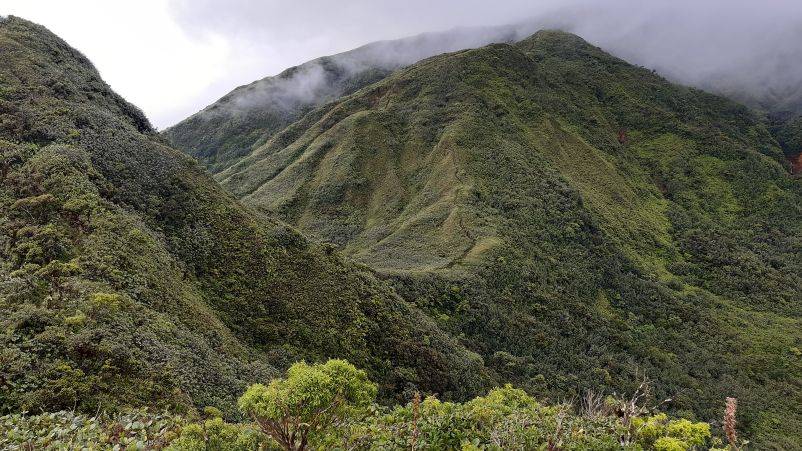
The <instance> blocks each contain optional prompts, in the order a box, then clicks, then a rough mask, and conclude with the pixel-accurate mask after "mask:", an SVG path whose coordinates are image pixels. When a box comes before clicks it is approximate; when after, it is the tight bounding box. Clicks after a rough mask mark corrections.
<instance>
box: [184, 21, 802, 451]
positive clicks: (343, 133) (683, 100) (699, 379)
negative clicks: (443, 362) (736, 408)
mask: <svg viewBox="0 0 802 451" xmlns="http://www.w3.org/2000/svg"><path fill="white" fill-rule="evenodd" d="M769 126H770V124H769V123H768V122H767V121H766V120H765V118H763V117H761V116H760V115H758V114H756V113H755V112H753V111H751V110H749V109H748V108H746V107H744V106H742V105H739V104H736V103H734V102H732V101H729V100H726V99H723V98H720V97H716V96H713V95H709V94H706V93H703V92H701V91H698V90H694V89H689V88H685V87H681V86H676V85H672V84H670V83H668V82H667V81H666V80H664V79H662V78H660V77H659V76H657V75H656V74H654V73H653V72H651V71H648V70H645V69H642V68H637V67H634V66H632V65H629V64H627V63H626V62H624V61H622V60H619V59H617V58H614V57H612V56H610V55H608V54H606V53H604V52H603V51H601V50H600V49H598V48H595V47H593V46H591V45H588V44H587V43H586V42H584V41H582V40H581V39H580V38H578V37H576V36H572V35H569V34H566V33H561V32H552V31H543V32H539V33H537V34H535V35H534V36H532V37H530V38H528V39H525V40H523V41H521V42H519V43H516V44H497V45H490V46H487V47H484V48H480V49H473V50H466V51H462V52H457V53H453V54H447V55H441V56H438V57H434V58H430V59H427V60H425V61H422V62H420V63H418V64H415V65H412V66H410V67H408V68H405V69H402V70H399V71H396V72H394V73H393V74H391V75H389V76H388V77H386V78H384V79H382V80H381V81H378V82H376V83H373V84H370V85H367V86H365V87H364V88H362V89H360V90H359V91H356V92H355V93H353V94H352V95H349V96H346V97H342V98H340V99H338V100H336V101H334V102H331V103H328V104H326V105H323V106H321V107H319V108H317V109H314V110H312V111H310V112H308V113H306V114H305V115H303V116H302V117H301V118H300V119H298V120H297V121H296V122H294V123H292V124H290V125H288V126H287V127H285V128H283V129H281V130H278V131H275V132H273V131H269V132H266V133H265V134H264V135H263V136H261V138H260V139H259V141H260V142H259V144H258V145H255V146H254V147H255V148H254V149H253V150H252V151H251V152H250V153H249V154H248V155H247V156H245V157H243V158H242V159H237V160H236V161H230V162H229V164H230V166H229V167H227V168H225V169H223V170H221V171H220V172H219V173H218V174H217V178H218V180H220V182H221V183H222V184H223V186H224V187H225V188H227V189H228V190H230V191H231V192H232V193H234V194H235V195H236V196H237V197H239V198H240V199H241V200H242V201H243V202H244V203H247V204H249V205H252V206H254V207H256V208H257V209H259V210H263V211H267V212H269V213H272V214H274V215H276V216H277V217H279V218H281V219H283V220H286V221H288V222H290V223H291V224H293V225H295V226H297V227H299V228H300V229H301V230H303V231H304V232H306V233H309V234H310V235H312V236H314V237H319V238H322V239H324V240H326V241H330V242H332V243H335V244H336V245H337V246H338V248H339V249H341V250H342V251H343V252H344V253H345V254H346V255H349V256H351V257H353V258H355V259H357V260H358V261H361V262H363V263H365V264H367V265H368V266H370V267H371V268H374V269H376V270H378V271H380V272H381V273H382V274H383V275H384V276H385V277H387V278H388V279H389V280H391V281H392V282H393V283H394V284H395V287H396V290H397V292H398V293H399V294H401V295H402V296H403V297H404V298H405V299H408V300H410V301H413V302H414V303H415V304H416V305H418V306H419V307H420V308H421V309H423V310H424V311H426V313H428V314H429V316H430V317H432V318H434V319H436V321H437V324H438V326H439V327H440V328H443V329H446V330H447V331H449V332H450V333H451V334H452V335H453V336H457V337H460V341H461V343H463V344H465V345H466V346H467V347H468V348H469V349H471V350H472V351H475V352H477V353H478V354H479V355H480V356H481V358H482V359H483V361H484V362H485V364H486V365H487V366H488V367H489V368H490V370H491V371H492V373H491V374H490V376H491V378H492V379H493V380H494V381H496V382H499V383H501V382H513V383H515V384H516V385H518V386H520V387H522V388H524V389H526V390H527V391H529V392H531V393H536V394H538V395H539V396H542V397H545V398H548V399H564V398H566V397H572V396H576V395H578V394H579V390H580V388H583V387H585V388H592V389H594V390H600V391H612V390H615V391H618V392H626V391H632V390H634V388H635V386H636V385H637V381H638V380H639V377H638V375H639V374H642V373H643V372H645V373H646V374H648V375H649V376H650V377H653V378H655V379H656V391H655V393H654V396H655V398H659V399H667V398H671V399H672V401H671V403H670V404H669V405H668V406H667V408H668V409H670V411H672V412H680V411H683V412H688V411H690V412H693V413H694V415H695V416H696V417H697V418H700V419H704V420H706V421H713V420H714V419H717V418H719V417H720V413H721V412H720V405H719V400H721V399H723V398H725V397H726V396H737V397H738V398H739V400H741V401H742V402H743V403H745V404H744V405H749V408H748V409H745V410H744V414H743V416H742V423H741V424H742V427H743V433H744V434H745V435H748V436H751V437H752V438H755V437H760V439H759V441H761V443H762V444H764V446H766V447H769V448H771V447H777V448H782V447H787V444H788V443H790V442H792V441H793V440H796V441H799V440H802V438H800V437H799V432H798V431H800V430H802V416H800V414H799V412H798V411H797V410H796V409H794V408H793V406H792V405H791V403H789V401H788V400H789V399H791V398H795V397H797V398H798V397H800V396H802V391H801V390H800V387H802V385H800V382H802V360H800V359H798V358H797V357H794V354H793V353H790V352H788V349H790V348H792V347H799V343H802V333H800V331H802V323H801V322H800V314H801V313H802V310H800V304H799V302H797V300H798V299H800V298H802V259H801V258H800V255H799V253H798V252H797V251H796V250H797V249H799V248H801V247H802V184H800V179H798V178H795V177H794V176H792V175H791V174H789V168H788V166H787V163H786V161H785V156H784V155H783V152H782V149H781V148H780V147H778V146H777V140H776V138H775V137H774V136H772V134H771V132H770V127H769ZM182 127H183V130H184V132H186V133H188V134H192V133H196V134H198V135H203V134H204V133H207V132H209V130H208V129H205V128H204V127H199V128H197V129H194V130H193V125H192V124H191V123H185V124H184V126H182ZM187 136H189V135H187ZM776 136H777V137H781V136H780V135H776ZM789 136H790V135H789ZM780 141H782V142H789V141H788V140H787V139H784V138H783V139H780ZM190 144H191V143H190ZM455 288H456V289H455ZM403 371H404V369H401V368H397V369H396V372H397V374H403ZM404 379H406V380H410V379H412V378H408V377H404ZM412 382H413V383H414V384H416V385H418V384H419V383H418V382H417V381H414V380H413V381H412ZM420 386H428V384H420ZM440 393H443V392H440ZM444 394H445V393H444ZM454 395H455V393H454V392H450V393H448V394H447V396H446V397H444V398H446V399H463V400H464V399H466V398H465V397H464V396H461V395H460V396H457V397H455V396H454ZM780 418H782V420H779V419H780ZM773 421H779V424H778V425H776V426H772V425H771V424H773ZM786 437H794V438H791V439H788V438H786Z"/></svg>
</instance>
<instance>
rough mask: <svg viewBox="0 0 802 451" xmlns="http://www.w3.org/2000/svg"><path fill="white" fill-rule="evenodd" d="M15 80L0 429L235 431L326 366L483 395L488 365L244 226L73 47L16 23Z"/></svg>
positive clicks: (303, 249)
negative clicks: (226, 422)
mask: <svg viewBox="0 0 802 451" xmlns="http://www.w3.org/2000/svg"><path fill="white" fill-rule="evenodd" d="M0 61H2V63H0V152H2V153H0V155H1V156H2V158H0V178H1V179H2V183H1V184H0V312H1V313H2V314H0V345H1V346H0V387H2V390H0V413H7V412H22V411H35V412H39V411H41V410H45V411H53V410H59V409H76V408H77V409H78V410H79V411H84V412H96V411H99V410H100V409H103V410H111V411H113V410H115V409H120V408H124V407H126V406H134V407H140V406H152V407H158V408H169V409H170V410H171V411H177V412H181V411H192V410H194V409H195V408H200V407H204V406H217V407H219V408H221V409H223V410H224V411H226V412H229V414H232V413H233V412H235V411H236V408H235V401H236V398H237V397H238V396H239V395H241V393H242V392H243V390H244V388H245V387H246V386H247V384H251V383H254V382H257V381H265V380H269V378H270V377H272V376H275V375H277V374H278V371H281V370H283V369H285V368H286V367H288V366H289V365H290V364H292V363H293V362H294V361H297V360H300V359H307V360H311V361H314V360H319V359H323V358H326V357H343V358H347V359H349V360H350V361H351V362H354V363H355V364H358V365H359V366H360V367H361V368H365V369H366V370H367V371H368V373H369V374H370V377H371V378H372V379H373V380H376V381H378V382H380V384H381V386H380V395H381V396H382V397H384V398H385V399H392V398H393V397H394V396H397V395H398V396H400V395H402V394H403V391H404V390H407V389H409V388H410V387H412V388H420V389H422V390H426V391H429V392H436V393H440V394H441V395H443V396H445V397H448V398H455V399H462V398H468V397H470V396H473V395H475V394H477V393H484V390H485V387H486V386H487V385H488V384H489V383H490V378H491V376H492V375H490V374H489V373H488V371H487V370H486V369H484V367H483V365H482V361H481V359H480V358H479V357H478V356H477V355H476V354H474V353H472V352H469V351H467V350H466V349H465V348H464V347H463V346H462V345H461V344H459V343H458V341H457V340H455V339H454V338H452V337H451V336H449V335H448V334H447V333H445V332H444V331H443V330H441V329H440V328H439V327H438V325H437V324H436V323H435V321H433V320H431V319H429V318H428V317H427V316H425V315H424V314H423V313H422V312H421V311H420V310H419V309H417V308H416V307H414V306H411V305H410V304H409V303H407V302H405V301H404V300H403V299H401V298H400V297H399V296H398V295H397V294H395V293H394V291H393V289H392V288H391V287H390V286H389V285H388V284H387V283H385V282H383V281H380V280H378V279H377V278H376V277H375V275H374V273H373V271H371V270H370V269H368V268H366V267H365V266H364V265H359V264H355V263H353V262H351V261H349V260H346V259H344V258H342V257H341V256H340V255H339V254H338V253H337V252H336V251H334V249H333V248H332V247H331V246H330V245H323V244H319V243H317V242H315V241H310V240H309V239H307V238H306V237H304V236H303V235H301V234H300V233H299V232H298V231H296V230H295V229H293V228H292V227H290V226H288V225H286V224H284V223H281V222H279V221H276V220H272V219H269V218H265V217H263V216H262V215H260V214H258V213H255V212H254V211H252V210H251V209H249V208H246V207H244V206H242V205H241V204H240V203H239V202H238V201H236V200H235V199H234V198H233V197H232V196H231V195H230V194H228V193H226V192H225V191H224V190H223V189H222V188H220V186H219V185H218V184H217V183H216V182H215V181H214V180H213V179H212V178H211V176H209V175H208V174H207V173H206V172H205V171H204V170H203V169H202V168H200V167H199V166H198V165H197V163H195V162H194V161H193V160H192V159H190V158H189V157H187V156H185V155H184V154H182V153H181V152H179V151H177V150H175V149H173V148H171V147H169V146H168V145H167V144H166V143H165V142H164V140H163V139H162V138H160V137H159V135H158V134H157V133H156V132H155V131H154V130H153V129H152V128H151V126H150V124H149V122H148V120H147V119H146V118H145V116H144V115H143V114H142V113H141V112H140V111H139V110H138V109H137V108H136V107H134V106H132V105H131V104H129V103H127V102H126V101H125V100H123V99H122V98H121V97H120V96H118V95H117V94H115V93H114V92H113V91H112V90H111V89H110V88H109V87H108V85H106V84H105V83H104V82H103V81H102V79H101V78H100V76H99V75H98V72H97V71H96V70H95V68H94V67H93V66H92V64H91V63H90V62H89V61H88V60H87V59H86V58H85V57H84V56H83V55H82V54H80V53H79V52H78V51H76V50H75V49H73V48H71V47H69V46H68V45H67V44H66V43H65V42H63V41H62V40H61V39H59V38H58V37H56V36H55V35H53V34H52V33H50V32H49V31H47V30H46V29H44V28H43V27H41V26H38V25H35V24H32V23H30V22H27V21H25V20H23V19H20V18H16V17H9V18H4V19H2V20H0ZM404 396H406V395H404ZM404 399H407V398H406V397H405V398H404Z"/></svg>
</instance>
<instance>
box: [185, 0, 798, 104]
mask: <svg viewBox="0 0 802 451" xmlns="http://www.w3.org/2000/svg"><path fill="white" fill-rule="evenodd" d="M310 3H311V4H310ZM171 5H172V8H171V10H172V12H173V14H174V16H175V17H176V19H177V21H178V22H179V23H180V24H181V25H182V26H183V27H184V28H185V29H186V30H187V32H188V33H192V34H195V35H197V36H198V37H202V36H204V35H205V34H208V33H218V34H224V35H226V36H229V37H230V38H231V39H232V40H233V41H234V42H237V43H238V45H239V46H241V47H242V48H243V49H245V50H247V51H248V53H250V54H251V55H252V57H254V58H257V59H258V56H254V54H258V52H259V49H262V48H269V51H266V52H265V53H266V54H270V55H272V58H271V59H270V60H269V61H262V62H261V63H259V64H255V66H254V67H257V66H259V67H264V70H265V71H266V72H265V73H262V74H260V75H259V76H258V77H254V79H258V78H261V77H264V76H267V75H272V74H276V73H279V72H280V70H275V71H273V72H270V70H271V69H274V68H276V60H277V59H278V60H282V61H293V62H295V64H300V63H303V62H304V61H308V60H313V59H314V58H317V57H320V56H322V55H327V54H328V55H331V54H332V53H335V54H336V53H338V52H336V51H332V50H337V51H346V50H349V49H353V48H356V50H353V51H348V52H346V53H341V54H337V55H336V56H335V57H333V58H328V59H323V60H322V61H321V60H317V61H313V62H311V63H308V64H305V65H303V66H301V68H299V70H296V71H294V72H291V73H284V74H282V77H278V78H276V79H273V80H272V81H270V80H266V81H262V82H260V83H257V84H254V85H251V86H250V87H248V89H241V92H240V94H247V95H244V96H243V95H240V96H235V97H236V99H230V100H235V101H233V102H229V104H230V105H231V106H234V107H236V108H245V109H251V108H255V107H256V108H258V107H259V105H260V104H261V103H263V102H267V103H270V104H273V105H276V104H278V105H282V106H286V107H287V108H290V107H293V106H295V105H297V104H298V103H302V104H303V103H311V104H315V103H320V102H322V101H325V100H326V99H329V98H331V97H332V96H336V95H339V93H340V91H341V88H342V87H341V86H338V85H337V83H338V81H341V80H340V78H341V77H342V76H351V75H353V74H355V73H359V72H360V71H363V70H366V69H367V68H381V69H385V70H393V69H396V68H399V67H403V66H406V65H409V64H412V63H414V62H416V61H418V60H420V59H423V58H426V57H429V56H432V55H437V54H440V53H444V52H452V51H457V50H461V49H466V48H474V47H480V46H483V45H486V44H489V43H492V42H512V41H516V40H519V39H522V38H525V37H526V36H528V35H530V34H532V33H534V32H535V31H537V30H539V29H543V28H551V29H561V30H564V31H569V32H572V33H576V34H578V35H579V36H581V37H583V38H584V39H586V40H587V41H589V42H590V43H592V44H594V45H597V46H599V47H601V48H603V49H604V50H606V51H608V52H610V53H612V54H614V55H616V56H618V57H620V58H623V59H625V60H627V61H629V62H631V63H633V64H637V65H641V66H644V67H647V68H650V69H654V70H656V71H657V72H658V73H660V74H661V75H663V76H664V77H666V78H668V79H669V80H671V81H674V82H677V83H681V84H685V85H690V86H694V87H698V88H701V89H704V90H707V91H711V92H714V93H719V94H724V95H728V96H730V97H733V98H735V99H737V100H740V101H743V102H746V103H748V104H750V105H752V106H756V107H762V108H764V109H767V110H769V111H772V112H775V113H786V114H791V113H792V112H802V45H801V44H799V43H800V42H802V4H799V3H797V2H794V1H790V0H787V1H786V0H776V1H766V2H761V3H760V4H758V3H757V2H749V1H737V0H736V1H715V0H714V1H707V2H698V1H688V0H680V1H671V2H664V1H654V2H643V1H635V0H618V1H605V2H590V1H582V0H574V1H567V2H565V1H564V2H557V1H541V2H531V1H507V2H492V3H491V2H479V1H442V2H437V3H436V4H433V5H430V4H429V3H428V2H424V1H422V0H410V1H407V2H389V1H373V2H362V1H352V2H346V3H345V4H344V5H334V4H331V3H330V2H323V1H312V2H303V4H298V5H296V4H289V3H287V4H285V3H284V2H279V1H266V2H250V1H246V0H234V1H231V2H226V7H222V6H221V5H222V4H220V3H218V2H215V1H212V0H205V1H200V2H195V1H193V2H191V3H189V2H187V1H185V0H174V1H173V2H172V4H171ZM438 30H440V31H438ZM443 30H445V31H443ZM420 33H422V34H420ZM410 36H411V37H410ZM388 38H402V39H395V40H389V41H383V42H377V43H373V44H370V45H366V46H363V47H361V48H357V47H359V45H361V44H366V43H369V42H372V41H377V40H384V39H388ZM282 43H283V45H284V47H281V48H279V47H277V46H279V45H282ZM277 56H278V57H279V58H276V57H277ZM323 63H326V64H334V65H335V66H336V69H335V72H337V74H336V76H334V77H332V74H331V73H330V72H331V71H330V70H324V68H323V66H321V64H323ZM295 64H288V65H287V66H284V67H289V66H291V65H295ZM284 67H282V68H281V69H283V68H284ZM329 69H330V68H329ZM240 75H242V74H240ZM240 79H241V78H240ZM243 81H245V80H243ZM231 87H233V86H231ZM231 87H230V88H231Z"/></svg>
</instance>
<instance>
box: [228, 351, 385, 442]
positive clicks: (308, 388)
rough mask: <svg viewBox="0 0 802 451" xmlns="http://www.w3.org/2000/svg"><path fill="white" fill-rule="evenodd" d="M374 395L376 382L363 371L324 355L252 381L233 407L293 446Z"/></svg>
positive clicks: (280, 440) (340, 418) (264, 429)
mask: <svg viewBox="0 0 802 451" xmlns="http://www.w3.org/2000/svg"><path fill="white" fill-rule="evenodd" d="M375 397H376V385H375V384H373V383H372V382H370V381H369V380H368V378H367V375H366V374H365V372H364V371H361V370H358V369H356V368H355V367H354V366H353V365H351V364H350V363H348V362H346V361H344V360H329V361H328V362H326V363H325V364H318V365H308V364H306V363H303V362H300V363H296V364H294V365H292V366H291V367H290V369H289V370H288V371H287V378H286V379H276V380H273V381H272V382H271V383H270V384H269V385H268V386H264V385H261V384H256V385H252V386H251V387H249V388H248V390H247V391H246V392H245V394H244V395H242V397H241V398H240V400H239V406H240V409H241V410H242V411H243V412H244V413H246V414H247V415H249V416H251V417H252V418H254V419H255V420H256V422H257V423H258V424H259V426H260V427H261V428H262V430H263V431H264V432H265V433H266V434H269V435H270V436H271V437H273V439H274V440H276V441H277V442H278V443H279V444H280V445H281V446H283V447H284V448H285V449H288V450H295V449H303V448H304V447H305V446H306V444H307V443H308V442H309V440H310V439H311V440H315V438H316V437H317V436H318V435H319V434H321V433H325V432H326V430H327V428H329V427H330V426H331V425H332V423H334V422H335V421H338V420H342V419H344V417H345V416H346V415H347V414H348V413H350V412H352V411H354V409H358V408H360V407H365V406H367V405H369V404H370V403H372V402H373V401H374V399H375Z"/></svg>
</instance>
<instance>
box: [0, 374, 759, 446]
mask: <svg viewBox="0 0 802 451" xmlns="http://www.w3.org/2000/svg"><path fill="white" fill-rule="evenodd" d="M375 394H376V386H375V384H373V383H372V382H370V381H369V380H368V379H367V377H366V375H365V373H364V372H362V371H359V370H357V369H356V368H354V367H353V366H352V365H350V364H348V363H347V362H344V361H335V360H332V361H329V362H327V363H326V364H322V365H307V364H304V363H299V364H296V365H293V366H292V367H291V368H290V370H289V371H288V375H287V377H286V378H283V379H276V380H273V381H272V382H271V383H270V384H269V385H268V386H263V385H260V384H255V385H253V386H252V387H250V388H249V389H248V391H247V392H246V393H245V394H244V395H243V396H242V397H241V398H240V402H239V404H240V408H241V409H242V411H243V412H244V413H246V414H247V415H248V417H249V418H250V419H251V421H248V422H242V423H227V422H225V421H223V420H222V419H221V418H220V412H219V411H216V409H206V411H205V412H204V414H203V416H204V417H205V419H202V420H201V421H199V422H196V423H192V422H189V421H187V420H186V419H185V418H182V417H179V416H172V417H168V416H164V415H158V414H152V413H148V412H146V411H135V412H132V413H127V414H119V415H114V416H108V415H95V416H93V417H88V416H80V415H75V414H71V413H66V412H60V413H58V414H45V415H35V416H21V415H12V416H6V417H0V437H2V436H4V437H5V439H2V438H0V446H3V448H4V449H37V448H40V447H50V448H58V449H77V448H81V447H83V446H85V447H92V449H113V448H114V447H117V448H114V449H155V450H158V449H168V450H172V451H200V450H205V451H232V450H241V451H250V450H255V449H283V450H292V451H301V450H311V449H340V450H346V449H349V450H369V449H376V450H403V449H413V450H444V449H462V450H531V449H548V450H556V449H560V450H620V449H626V450H633V451H634V450H658V451H683V450H697V449H707V448H708V447H710V446H714V447H715V446H720V445H721V443H722V442H721V440H718V439H712V440H711V439H710V426H709V425H708V424H706V423H694V422H692V421H689V420H687V419H675V418H669V417H667V416H666V415H665V414H664V413H660V412H658V411H656V410H654V409H649V408H646V407H645V406H643V405H641V404H639V403H638V400H639V398H638V397H637V395H636V396H635V397H633V398H631V399H624V398H620V397H619V398H616V397H613V396H609V397H607V398H604V397H601V396H595V395H593V394H589V396H586V397H585V398H584V400H583V402H582V403H580V404H579V405H578V406H573V405H569V404H559V405H554V406H546V405H543V404H540V403H538V402H537V401H535V400H534V399H533V398H532V397H530V396H529V395H527V394H526V393H525V392H524V391H523V390H519V389H515V388H512V387H511V386H509V385H507V386H505V387H502V388H496V389H493V390H491V391H490V392H489V393H488V394H487V395H486V396H482V397H477V398H475V399H473V400H471V401H468V402H465V403H451V402H442V401H440V400H438V399H437V398H434V397H427V398H426V399H423V400H422V399H421V397H420V395H419V394H417V395H416V396H415V398H414V399H413V400H412V402H410V403H408V404H406V405H403V406H402V405H396V406H394V407H391V408H390V407H382V406H378V405H376V404H374V403H373V402H372V401H373V398H374V396H375ZM733 414H734V412H733ZM729 418H730V419H732V420H735V417H734V416H730V417H729ZM730 431H731V433H730V434H729V435H731V436H732V435H734V434H737V432H736V431H735V430H734V429H730ZM732 439H733V441H732V442H730V443H732V444H734V445H735V446H738V447H740V446H741V445H742V444H743V442H742V441H739V440H738V438H737V437H732ZM25 446H28V447H30V448H25ZM717 449H722V450H723V449H724V448H717Z"/></svg>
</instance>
